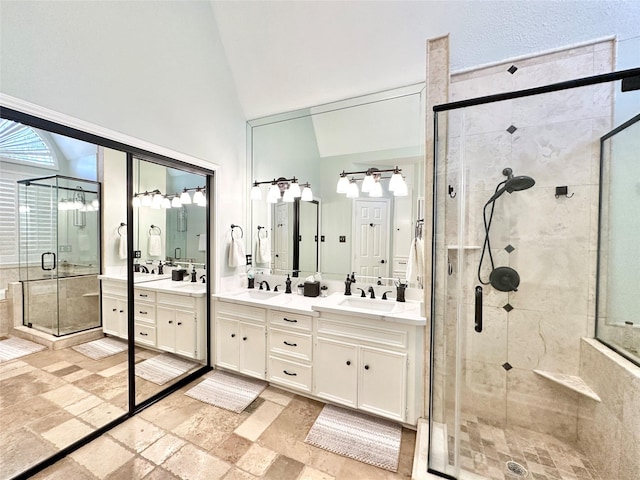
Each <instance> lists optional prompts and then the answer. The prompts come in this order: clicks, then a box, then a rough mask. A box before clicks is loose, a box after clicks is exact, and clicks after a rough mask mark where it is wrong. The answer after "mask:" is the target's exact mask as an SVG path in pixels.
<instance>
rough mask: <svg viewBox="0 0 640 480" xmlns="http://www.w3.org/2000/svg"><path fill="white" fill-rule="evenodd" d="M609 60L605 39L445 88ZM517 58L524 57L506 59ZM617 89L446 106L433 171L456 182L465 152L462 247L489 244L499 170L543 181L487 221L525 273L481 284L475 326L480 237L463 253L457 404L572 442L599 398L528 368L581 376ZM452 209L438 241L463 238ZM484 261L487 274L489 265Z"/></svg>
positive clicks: (447, 333) (542, 80)
mask: <svg viewBox="0 0 640 480" xmlns="http://www.w3.org/2000/svg"><path fill="white" fill-rule="evenodd" d="M613 59H614V43H613V41H605V42H600V43H594V44H591V45H585V46H581V47H577V48H571V49H567V50H563V51H558V52H554V53H551V54H547V55H540V56H536V57H531V58H527V59H523V60H517V61H514V62H508V63H504V64H501V65H496V66H491V67H487V68H482V69H478V70H474V71H468V72H465V73H461V74H456V75H453V76H452V78H451V86H450V92H451V96H450V100H451V101H457V100H462V99H467V98H474V97H478V96H484V95H490V94H496V93H503V92H510V91H514V90H520V89H524V88H531V87H535V86H541V85H546V84H551V83H556V82H561V81H566V80H571V79H576V78H581V77H587V76H592V75H597V74H601V73H606V72H610V71H612V70H613ZM512 65H514V66H515V67H516V68H515V69H511V71H510V70H509V68H510V67H511V66H512ZM612 88H613V87H612V85H610V84H602V85H595V86H591V87H584V88H580V89H573V90H568V91H562V92H557V93H552V94H544V95H537V96H533V97H524V98H520V99H515V100H510V101H505V102H497V103H492V104H487V105H481V106H476V107H468V108H465V109H460V110H454V111H450V112H448V113H447V114H446V115H445V114H440V118H439V121H445V120H444V119H445V118H446V117H448V121H447V129H448V134H447V152H446V159H447V160H446V165H440V167H442V169H441V170H439V172H438V173H439V174H440V175H444V176H445V178H446V182H447V183H449V184H452V185H457V182H458V180H459V177H460V174H461V172H460V171H459V163H458V162H459V161H460V159H461V158H464V169H465V170H464V172H463V173H464V175H465V179H466V182H467V184H468V187H467V191H466V192H465V195H466V199H465V202H466V203H465V208H466V215H467V218H466V219H464V220H465V223H466V225H467V235H466V238H465V241H464V244H465V245H471V246H480V247H481V246H482V242H483V238H484V227H483V223H482V208H483V206H484V205H485V203H486V202H487V200H488V199H489V198H490V197H491V196H492V195H493V193H494V189H495V187H496V185H497V184H498V183H499V182H501V181H502V180H504V179H505V177H504V176H503V175H502V173H501V172H502V170H503V168H505V167H510V168H512V169H513V172H514V175H529V176H532V177H533V178H534V179H535V180H536V185H535V187H534V188H532V189H530V190H528V191H527V192H514V193H513V194H512V195H509V194H506V193H505V194H504V195H503V197H501V198H500V199H498V201H497V202H496V208H495V215H494V218H493V224H492V228H491V246H492V253H493V256H494V261H495V265H496V266H501V265H508V266H511V267H512V268H515V269H516V270H517V271H518V272H519V274H520V277H521V283H520V286H519V288H518V291H517V292H511V293H505V292H499V291H496V290H495V289H493V288H492V287H490V286H488V287H485V288H484V309H483V311H484V325H485V328H484V331H483V332H482V333H481V334H478V333H476V332H474V328H473V327H474V319H473V317H474V305H473V300H474V295H473V288H474V287H475V285H477V284H478V281H477V278H476V276H477V266H478V262H479V260H480V248H475V249H468V250H465V252H464V254H463V255H464V257H463V259H462V261H463V262H464V274H465V278H464V279H463V282H462V283H463V285H465V287H464V291H463V292H461V295H462V299H463V309H464V311H463V319H464V320H463V323H464V326H465V327H464V331H463V332H460V333H461V334H462V335H463V343H462V351H459V352H457V354H458V355H461V356H462V364H463V365H462V372H461V374H462V378H463V380H462V382H461V384H462V392H461V399H462V405H461V408H462V411H463V412H465V413H468V414H472V415H477V416H479V417H482V418H484V419H486V420H488V421H491V422H493V423H495V424H496V425H511V426H518V427H524V428H528V429H531V430H533V431H537V432H539V433H542V434H551V435H554V436H555V437H556V438H559V439H562V440H565V441H567V442H570V443H575V442H576V441H577V438H578V430H579V429H578V421H579V414H578V413H579V412H578V409H579V405H581V404H582V403H584V402H593V400H590V399H586V398H585V399H584V400H583V399H582V398H581V396H580V395H579V394H578V393H575V392H573V391H571V390H568V389H566V388H564V387H562V386H560V385H557V384H554V383H553V382H551V381H549V380H547V379H545V378H542V377H540V376H538V375H536V374H535V373H534V372H533V370H534V369H537V370H544V371H550V372H555V373H562V374H567V375H576V376H577V375H579V374H580V362H581V350H580V344H581V338H582V337H591V336H593V334H594V318H593V312H594V311H595V308H594V302H595V269H596V249H597V228H598V226H597V215H598V171H599V137H600V136H601V135H603V134H605V133H606V132H608V131H609V130H610V129H611V124H612V104H613V103H612V102H613V90H612ZM441 140H442V139H441ZM442 158H443V157H442V156H440V162H442V163H444V162H443V161H442ZM445 169H446V170H445ZM558 185H567V186H568V188H569V192H570V193H573V197H572V198H570V199H569V198H564V197H561V198H558V199H556V198H555V196H554V193H555V186H558ZM459 198H460V197H459ZM444 201H445V202H447V201H450V200H449V199H448V198H447V199H446V200H444ZM451 202H453V200H451ZM444 208H445V209H446V212H447V213H446V221H445V222H444V224H445V225H446V227H445V232H444V239H442V241H443V242H444V244H448V245H456V244H458V231H457V223H458V222H457V220H458V219H457V214H458V211H457V205H456V206H455V207H452V206H445V207H444ZM449 209H450V210H449ZM443 250H444V251H441V253H440V254H441V255H442V257H441V258H440V259H439V261H440V262H441V264H443V265H447V260H448V258H447V254H449V256H450V259H451V260H452V261H453V262H455V263H456V264H457V261H458V258H457V255H458V252H457V251H450V252H447V251H446V249H443ZM485 260H488V259H485ZM488 263H489V262H488V261H487V263H486V264H485V265H487V266H485V268H484V270H483V278H488V275H489V273H490V268H489V267H488ZM456 275H457V272H456V269H455V268H454V271H453V275H451V276H448V275H447V274H446V273H444V274H443V275H442V276H441V277H442V278H441V280H442V282H438V280H437V281H436V287H437V289H438V290H439V295H441V297H440V298H443V297H444V298H446V304H444V305H443V303H444V302H443V303H441V304H440V305H441V307H443V308H442V309H441V310H440V311H436V314H437V315H443V318H444V319H445V328H444V329H443V331H442V332H441V335H439V336H438V337H437V338H436V343H435V348H436V349H437V351H439V352H442V355H443V356H444V361H445V368H444V369H442V370H441V371H446V372H447V373H446V376H447V377H448V378H447V379H445V380H444V382H443V384H445V385H447V387H446V388H445V390H444V392H441V395H439V396H438V397H437V398H435V399H434V406H435V407H436V408H435V410H434V412H435V413H434V415H436V414H437V413H438V411H439V408H450V407H452V406H453V386H454V379H453V375H454V364H455V355H456V343H455V342H456V324H455V308H456V294H455V285H456ZM438 278H440V277H438ZM438 283H440V285H438Z"/></svg>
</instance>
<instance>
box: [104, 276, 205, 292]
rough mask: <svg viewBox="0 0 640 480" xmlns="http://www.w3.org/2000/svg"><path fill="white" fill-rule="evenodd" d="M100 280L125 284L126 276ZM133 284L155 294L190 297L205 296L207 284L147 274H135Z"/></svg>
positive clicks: (106, 277) (108, 277)
mask: <svg viewBox="0 0 640 480" xmlns="http://www.w3.org/2000/svg"><path fill="white" fill-rule="evenodd" d="M98 278H99V279H100V280H112V281H116V282H123V283H126V282H127V276H126V275H121V274H116V275H99V276H98ZM133 283H134V284H135V286H136V288H141V289H145V290H153V291H156V292H163V293H173V294H176V295H188V296H190V297H203V296H205V295H206V294H207V284H206V283H199V282H190V281H188V280H185V281H182V282H175V281H173V280H171V275H170V274H169V275H153V274H149V273H136V274H135V276H134V280H133Z"/></svg>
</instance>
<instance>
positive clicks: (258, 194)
mask: <svg viewBox="0 0 640 480" xmlns="http://www.w3.org/2000/svg"><path fill="white" fill-rule="evenodd" d="M251 200H262V189H261V188H260V185H258V184H257V183H254V184H253V187H252V188H251Z"/></svg>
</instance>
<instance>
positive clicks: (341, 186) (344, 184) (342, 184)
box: [336, 171, 349, 193]
mask: <svg viewBox="0 0 640 480" xmlns="http://www.w3.org/2000/svg"><path fill="white" fill-rule="evenodd" d="M347 190H349V179H348V178H347V174H346V173H345V172H344V171H343V172H342V173H341V174H340V179H339V180H338V185H337V186H336V193H347Z"/></svg>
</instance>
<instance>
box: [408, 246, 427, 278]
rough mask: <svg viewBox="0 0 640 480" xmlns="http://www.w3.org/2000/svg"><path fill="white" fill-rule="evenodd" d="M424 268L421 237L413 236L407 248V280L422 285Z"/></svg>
mask: <svg viewBox="0 0 640 480" xmlns="http://www.w3.org/2000/svg"><path fill="white" fill-rule="evenodd" d="M423 268H424V243H423V242H422V239H421V238H414V239H413V241H412V242H411V247H410V249H409V261H408V262H407V280H409V282H411V283H414V284H417V286H418V287H422V286H423V285H422V282H423V278H422V276H423V273H422V270H423Z"/></svg>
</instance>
